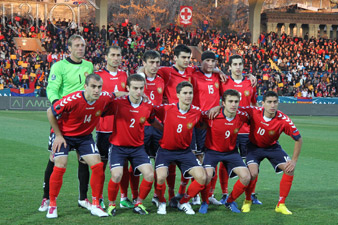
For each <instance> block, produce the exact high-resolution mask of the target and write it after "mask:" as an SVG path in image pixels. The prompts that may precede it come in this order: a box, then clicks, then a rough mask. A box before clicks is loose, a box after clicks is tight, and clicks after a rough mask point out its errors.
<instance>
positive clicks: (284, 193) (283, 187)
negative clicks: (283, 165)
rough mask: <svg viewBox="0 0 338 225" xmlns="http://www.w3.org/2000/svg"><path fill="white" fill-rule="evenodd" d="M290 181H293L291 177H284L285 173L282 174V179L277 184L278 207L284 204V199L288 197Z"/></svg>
mask: <svg viewBox="0 0 338 225" xmlns="http://www.w3.org/2000/svg"><path fill="white" fill-rule="evenodd" d="M292 181H293V175H292V176H289V175H286V174H285V173H284V174H283V177H282V179H281V181H280V184H279V201H278V205H279V204H280V203H283V204H284V203H285V199H286V197H288V195H289V192H290V189H291V186H292Z"/></svg>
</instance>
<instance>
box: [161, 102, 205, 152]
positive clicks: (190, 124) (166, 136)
mask: <svg viewBox="0 0 338 225" xmlns="http://www.w3.org/2000/svg"><path fill="white" fill-rule="evenodd" d="M155 112H156V116H158V118H159V119H160V120H162V121H163V124H164V128H163V136H162V139H161V140H160V146H161V147H162V148H165V149H168V150H178V149H186V148H188V147H189V146H190V143H191V140H192V132H193V128H194V126H195V125H196V124H197V123H198V122H199V121H200V119H201V109H200V108H198V107H196V106H194V105H191V106H190V109H189V111H188V112H186V113H184V114H183V113H181V112H180V110H179V108H178V103H172V104H163V105H160V106H156V107H155Z"/></svg>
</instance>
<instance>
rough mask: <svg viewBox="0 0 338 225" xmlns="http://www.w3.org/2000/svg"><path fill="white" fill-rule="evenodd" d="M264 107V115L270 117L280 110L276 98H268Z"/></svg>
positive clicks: (263, 103)
mask: <svg viewBox="0 0 338 225" xmlns="http://www.w3.org/2000/svg"><path fill="white" fill-rule="evenodd" d="M262 105H263V107H264V115H265V116H268V117H273V116H274V115H275V114H276V112H277V110H278V99H277V98H276V97H273V96H271V97H267V98H266V99H265V101H263V102H262Z"/></svg>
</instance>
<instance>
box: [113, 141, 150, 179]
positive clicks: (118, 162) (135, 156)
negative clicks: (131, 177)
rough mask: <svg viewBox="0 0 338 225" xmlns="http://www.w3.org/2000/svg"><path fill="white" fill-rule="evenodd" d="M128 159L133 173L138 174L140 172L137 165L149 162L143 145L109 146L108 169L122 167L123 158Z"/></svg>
mask: <svg viewBox="0 0 338 225" xmlns="http://www.w3.org/2000/svg"><path fill="white" fill-rule="evenodd" d="M126 159H127V160H129V162H130V163H131V166H132V167H133V170H134V174H135V175H136V176H139V175H140V174H141V172H140V171H139V170H138V169H137V168H138V167H139V166H142V165H145V164H150V165H152V164H151V161H150V158H149V156H148V155H147V153H146V151H145V149H144V145H142V146H139V147H123V146H117V145H110V148H109V166H110V170H112V169H114V168H117V167H123V165H124V164H125V160H126Z"/></svg>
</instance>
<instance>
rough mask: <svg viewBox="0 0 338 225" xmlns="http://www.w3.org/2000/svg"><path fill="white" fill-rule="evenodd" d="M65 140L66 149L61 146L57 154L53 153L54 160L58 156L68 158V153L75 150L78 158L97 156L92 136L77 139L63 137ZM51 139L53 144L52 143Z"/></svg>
mask: <svg viewBox="0 0 338 225" xmlns="http://www.w3.org/2000/svg"><path fill="white" fill-rule="evenodd" d="M63 138H64V139H65V140H66V143H67V147H66V148H65V147H64V146H63V145H62V146H61V148H60V151H59V152H55V153H54V158H56V157H59V156H68V152H70V151H71V150H73V149H76V150H77V152H78V153H79V155H80V157H83V156H86V155H98V154H99V151H98V149H97V147H96V145H95V142H94V140H93V136H92V135H91V134H89V135H86V136H78V137H69V136H64V137H63ZM54 140H55V139H53V143H54Z"/></svg>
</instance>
